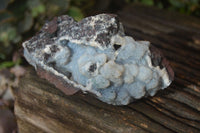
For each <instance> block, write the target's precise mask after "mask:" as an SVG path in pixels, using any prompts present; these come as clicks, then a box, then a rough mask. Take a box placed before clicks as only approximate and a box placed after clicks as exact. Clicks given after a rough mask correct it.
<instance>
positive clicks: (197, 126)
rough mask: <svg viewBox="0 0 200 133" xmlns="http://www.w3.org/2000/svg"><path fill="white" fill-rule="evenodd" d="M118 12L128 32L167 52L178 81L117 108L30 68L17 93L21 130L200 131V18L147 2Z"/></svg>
mask: <svg viewBox="0 0 200 133" xmlns="http://www.w3.org/2000/svg"><path fill="white" fill-rule="evenodd" d="M118 14H119V16H120V19H121V21H122V22H123V24H124V26H125V31H126V33H127V34H128V35H130V36H133V37H134V38H135V39H136V40H149V41H150V42H152V43H153V44H154V45H155V46H156V47H157V48H159V49H160V50H161V51H162V52H163V53H164V55H165V56H166V58H167V59H168V60H169V61H170V64H171V66H172V68H173V69H174V71H175V80H174V82H173V83H172V85H171V86H170V87H169V88H167V89H165V90H164V91H160V92H159V93H158V94H157V95H156V96H154V97H148V98H145V99H141V100H138V101H136V102H134V103H131V104H130V105H128V106H112V105H108V104H105V103H102V102H101V101H99V100H97V99H96V98H94V97H93V96H91V95H90V94H82V93H77V94H75V95H73V96H66V95H64V94H63V93H62V92H60V91H59V90H58V89H56V88H55V87H54V86H53V85H51V84H49V83H48V82H47V81H45V80H43V79H40V78H38V76H37V75H36V74H35V73H36V72H35V71H33V70H30V71H29V72H28V73H27V74H26V76H25V77H24V78H23V79H22V80H21V82H20V88H19V89H18V91H17V92H16V101H15V114H16V116H17V119H18V126H19V131H20V133H26V132H33V130H34V131H37V132H48V133H56V132H67V133H68V132H69V133H94V132H95V133H141V132H142V133H143V132H144V133H146V132H152V133H171V132H172V133H174V132H178V133H199V132H200V67H199V66H200V19H197V18H194V17H190V16H185V15H181V14H177V13H174V12H167V11H163V10H159V9H155V8H152V7H146V6H141V5H131V6H128V7H126V8H125V9H124V10H122V11H120V12H119V13H118Z"/></svg>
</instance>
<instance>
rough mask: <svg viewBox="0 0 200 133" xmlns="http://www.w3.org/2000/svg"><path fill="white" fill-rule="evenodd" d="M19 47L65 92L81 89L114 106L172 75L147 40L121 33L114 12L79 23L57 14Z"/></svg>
mask: <svg viewBox="0 0 200 133" xmlns="http://www.w3.org/2000/svg"><path fill="white" fill-rule="evenodd" d="M23 47H24V56H25V58H26V60H27V61H28V62H29V63H30V64H31V65H33V66H34V67H35V69H36V70H37V71H38V74H39V75H40V76H41V77H43V78H45V79H47V80H48V81H50V82H51V83H53V84H54V85H55V86H56V87H57V88H59V89H60V90H62V91H63V92H64V93H65V94H67V95H72V94H74V93H75V92H77V91H78V90H82V91H83V92H90V93H92V94H94V95H96V97H97V98H98V99H100V100H101V101H104V102H106V103H108V104H113V105H127V104H129V103H130V102H132V101H135V100H136V99H140V98H142V97H146V96H148V95H150V96H154V95H155V94H156V92H157V91H158V90H160V89H164V88H166V87H168V86H169V85H170V84H171V82H172V80H173V77H174V73H173V70H172V69H171V67H170V66H169V63H168V62H167V60H166V59H165V58H164V57H163V56H162V54H161V53H160V52H159V51H158V50H157V49H156V48H155V47H153V46H152V45H151V44H150V42H148V41H135V40H134V39H133V38H132V37H130V36H126V35H125V34H124V29H123V26H122V24H121V22H119V20H118V18H117V16H116V15H113V14H99V15H96V16H91V17H87V18H85V19H83V20H81V21H80V22H76V21H75V20H74V19H73V18H71V17H69V16H67V15H64V16H60V17H56V18H54V19H53V20H52V21H50V22H48V23H46V24H45V25H44V26H43V27H42V29H41V31H40V32H39V33H37V34H36V35H35V36H34V37H32V38H31V39H30V40H27V41H25V42H24V43H23Z"/></svg>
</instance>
